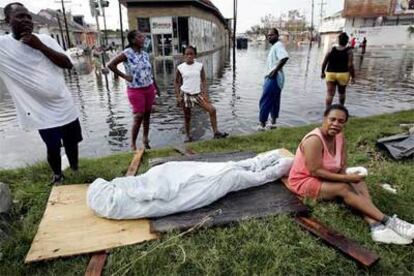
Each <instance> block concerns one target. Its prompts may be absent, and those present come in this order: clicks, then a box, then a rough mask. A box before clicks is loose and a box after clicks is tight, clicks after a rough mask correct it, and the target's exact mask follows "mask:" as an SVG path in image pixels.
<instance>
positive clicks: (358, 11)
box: [342, 0, 412, 17]
mask: <svg viewBox="0 0 414 276" xmlns="http://www.w3.org/2000/svg"><path fill="white" fill-rule="evenodd" d="M397 1H398V0H397ZM401 1H406V0H401ZM407 1H410V0H407ZM411 1H412V0H411ZM393 2H394V0H345V5H344V10H343V13H342V15H343V17H376V16H386V15H389V14H390V13H391V6H392V4H393Z"/></svg>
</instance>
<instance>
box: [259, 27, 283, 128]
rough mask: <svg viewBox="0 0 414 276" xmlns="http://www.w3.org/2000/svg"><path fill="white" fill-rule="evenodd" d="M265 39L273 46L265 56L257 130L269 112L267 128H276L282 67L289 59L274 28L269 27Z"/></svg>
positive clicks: (281, 84)
mask: <svg viewBox="0 0 414 276" xmlns="http://www.w3.org/2000/svg"><path fill="white" fill-rule="evenodd" d="M267 39H268V41H269V42H270V44H272V45H273V46H272V47H271V48H270V51H269V54H268V56H267V62H266V66H267V75H266V76H265V82H264V84H263V94H262V97H261V98H260V102H259V107H260V113H259V121H260V125H259V127H258V129H259V130H265V128H266V122H267V119H268V117H269V113H270V116H271V119H272V121H271V124H270V125H269V128H276V119H277V118H278V117H279V110H280V95H281V93H282V89H283V84H284V81H285V76H284V74H283V71H282V68H283V66H284V65H285V64H286V62H287V60H288V59H289V56H288V53H287V52H286V49H285V46H284V45H283V43H282V42H280V41H279V32H278V30H277V29H276V28H272V29H270V31H269V32H268V34H267Z"/></svg>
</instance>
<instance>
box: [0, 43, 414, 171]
mask: <svg viewBox="0 0 414 276" xmlns="http://www.w3.org/2000/svg"><path fill="white" fill-rule="evenodd" d="M287 50H288V52H289V54H290V60H289V61H288V63H287V65H286V66H285V70H284V71H285V75H286V83H285V88H284V90H283V92H282V106H281V112H280V118H279V120H278V123H279V124H280V125H281V126H298V125H304V124H307V123H313V122H318V121H321V118H322V112H323V109H324V105H325V93H326V92H325V91H326V87H325V81H324V80H321V79H320V71H321V63H322V59H323V57H324V54H323V52H322V51H321V50H320V49H318V48H317V47H314V48H312V49H309V47H308V46H305V47H302V48H288V49H287ZM266 56H267V49H266V47H265V45H249V49H248V50H243V51H238V52H237V66H236V70H235V72H233V69H232V65H231V60H230V57H231V53H230V51H228V50H221V51H217V52H215V53H213V54H211V55H208V56H203V57H201V58H199V59H198V60H199V61H202V62H203V63H204V66H205V70H206V73H207V75H208V79H209V93H210V99H211V101H212V103H213V105H215V106H216V108H217V116H218V123H219V128H220V129H221V130H224V131H226V132H229V133H230V134H231V135H237V134H243V133H252V132H254V131H255V130H256V126H257V122H258V109H259V108H258V101H259V98H260V95H261V92H262V83H263V77H264V74H265V72H264V68H265V66H264V64H265V60H266ZM354 63H355V67H356V77H357V83H356V84H355V85H351V86H349V87H348V90H347V102H346V106H347V107H348V108H349V110H350V114H351V115H352V116H368V115H375V114H381V113H387V112H393V111H398V110H404V109H412V108H414V51H412V49H368V51H367V54H366V55H365V57H364V59H361V58H360V56H359V55H356V57H355V60H354ZM177 64H178V61H173V60H164V61H159V60H157V61H155V63H154V65H155V66H154V67H155V68H154V69H155V72H156V79H157V83H158V86H159V88H160V91H161V92H160V97H158V98H157V104H156V105H155V107H154V109H155V110H154V113H153V114H152V121H151V129H150V140H151V142H150V144H151V146H152V147H162V146H167V145H174V144H180V143H182V142H183V141H184V139H185V136H184V134H183V114H182V111H181V109H179V108H178V107H176V100H175V94H174V88H173V80H174V75H175V67H176V66H177ZM76 68H77V69H76V72H74V73H71V74H70V75H69V74H67V75H66V81H67V84H68V86H69V89H70V91H71V92H72V95H73V97H74V99H75V102H76V103H77V105H78V107H79V112H80V121H81V124H82V128H83V137H84V141H83V142H82V143H81V144H80V155H81V157H96V156H103V155H109V154H111V153H113V152H125V151H129V150H130V144H129V138H130V133H129V129H130V125H131V122H132V116H131V109H130V106H129V102H128V99H127V97H126V92H125V83H124V81H123V80H122V79H119V80H114V79H113V77H112V75H108V86H107V85H106V81H105V77H103V76H102V77H97V76H95V73H94V71H93V68H92V66H91V64H90V62H85V61H79V62H78V63H77V65H76ZM335 101H337V98H335ZM193 114H194V115H193V119H192V128H193V130H192V131H193V137H194V138H195V139H196V140H205V139H210V138H212V136H213V134H212V131H211V128H210V121H209V117H208V114H207V113H205V112H202V111H200V110H199V109H197V108H196V109H194V111H193ZM141 134H142V133H141V132H140V136H139V138H138V139H139V143H138V145H141ZM45 155H46V150H45V146H44V144H43V142H42V141H41V139H40V137H39V135H38V133H37V131H30V132H25V131H23V130H21V129H20V128H19V126H18V121H17V118H16V111H15V109H14V105H13V102H12V100H11V97H10V95H9V94H8V93H7V91H5V88H4V86H3V85H2V84H0V156H1V157H2V158H1V159H0V168H13V167H22V166H25V165H27V164H32V163H34V162H36V161H40V160H45Z"/></svg>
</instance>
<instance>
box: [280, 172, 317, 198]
mask: <svg viewBox="0 0 414 276" xmlns="http://www.w3.org/2000/svg"><path fill="white" fill-rule="evenodd" d="M321 187H322V182H321V181H320V180H319V179H318V178H316V177H311V176H310V177H306V178H304V179H296V180H293V179H290V178H289V185H288V188H289V190H290V191H291V192H293V193H294V194H297V195H298V196H300V197H307V198H313V199H317V198H318V196H319V192H320V191H321Z"/></svg>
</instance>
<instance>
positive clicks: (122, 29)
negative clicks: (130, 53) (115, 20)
mask: <svg viewBox="0 0 414 276" xmlns="http://www.w3.org/2000/svg"><path fill="white" fill-rule="evenodd" d="M118 4H119V21H120V23H121V44H122V50H123V49H125V41H124V28H123V27H122V26H123V25H122V6H121V0H118Z"/></svg>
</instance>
